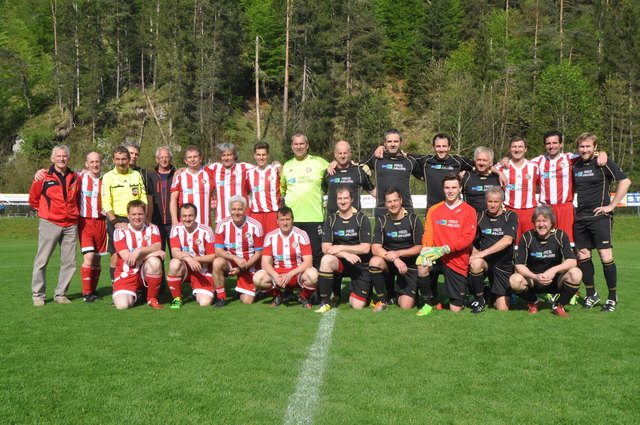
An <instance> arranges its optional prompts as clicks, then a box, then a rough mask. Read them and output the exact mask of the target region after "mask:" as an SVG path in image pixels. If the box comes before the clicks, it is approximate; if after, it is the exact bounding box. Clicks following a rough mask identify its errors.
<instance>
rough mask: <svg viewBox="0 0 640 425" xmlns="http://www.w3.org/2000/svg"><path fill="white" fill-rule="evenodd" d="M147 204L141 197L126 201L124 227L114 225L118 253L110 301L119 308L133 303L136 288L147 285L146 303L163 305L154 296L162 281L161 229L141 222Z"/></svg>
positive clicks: (143, 218) (114, 241) (157, 306)
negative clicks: (127, 222) (126, 219)
mask: <svg viewBox="0 0 640 425" xmlns="http://www.w3.org/2000/svg"><path fill="white" fill-rule="evenodd" d="M146 215H147V206H146V204H145V203H144V202H142V201H140V200H133V201H130V202H129V203H128V204H127V218H128V219H129V224H128V225H127V227H126V228H116V229H115V231H114V233H113V243H114V246H115V249H116V252H117V253H118V258H117V262H116V271H115V275H114V280H113V303H114V305H115V306H116V308H117V309H118V310H124V309H127V308H131V307H133V305H134V304H135V302H136V298H137V295H136V292H137V290H138V288H140V287H142V285H145V286H147V288H148V291H147V304H149V306H150V307H151V308H162V306H161V305H160V304H158V300H157V299H156V297H157V296H158V291H159V290H160V285H161V283H162V261H161V260H164V257H165V255H166V254H165V252H164V251H163V250H162V241H161V239H160V231H159V230H158V227H157V226H156V225H155V224H150V225H148V226H147V225H146V224H144V222H145V218H146Z"/></svg>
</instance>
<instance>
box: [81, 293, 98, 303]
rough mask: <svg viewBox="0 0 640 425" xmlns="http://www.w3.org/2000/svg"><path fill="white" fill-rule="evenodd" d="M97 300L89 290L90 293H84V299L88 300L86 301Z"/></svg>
mask: <svg viewBox="0 0 640 425" xmlns="http://www.w3.org/2000/svg"><path fill="white" fill-rule="evenodd" d="M95 300H96V297H94V295H93V294H92V293H91V292H89V293H88V294H84V295H83V296H82V301H84V302H86V303H92V302H94V301H95Z"/></svg>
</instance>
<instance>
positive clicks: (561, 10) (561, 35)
mask: <svg viewBox="0 0 640 425" xmlns="http://www.w3.org/2000/svg"><path fill="white" fill-rule="evenodd" d="M563 50H564V0H560V62H562V51H563Z"/></svg>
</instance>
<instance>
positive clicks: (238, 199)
mask: <svg viewBox="0 0 640 425" xmlns="http://www.w3.org/2000/svg"><path fill="white" fill-rule="evenodd" d="M236 202H240V203H241V204H242V208H247V200H246V199H244V197H243V196H240V195H234V196H232V197H231V198H229V202H227V205H228V206H229V208H231V204H234V203H236Z"/></svg>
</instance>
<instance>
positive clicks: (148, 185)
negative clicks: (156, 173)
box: [131, 165, 155, 196]
mask: <svg viewBox="0 0 640 425" xmlns="http://www.w3.org/2000/svg"><path fill="white" fill-rule="evenodd" d="M131 169H132V170H134V171H137V172H139V173H140V175H141V176H142V181H143V182H144V189H145V191H146V192H147V195H148V196H153V195H155V193H154V192H155V191H154V187H153V182H152V181H151V178H150V177H149V174H150V173H149V172H148V171H147V170H145V169H144V168H142V167H138V166H137V165H136V166H135V167H132V168H131Z"/></svg>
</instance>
